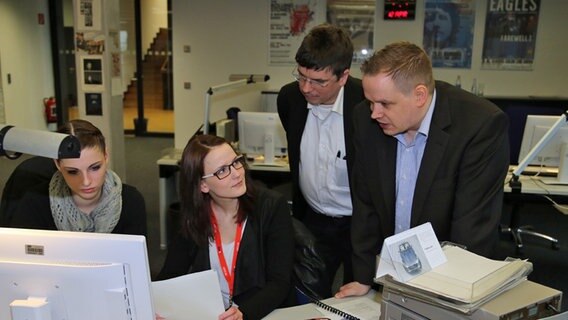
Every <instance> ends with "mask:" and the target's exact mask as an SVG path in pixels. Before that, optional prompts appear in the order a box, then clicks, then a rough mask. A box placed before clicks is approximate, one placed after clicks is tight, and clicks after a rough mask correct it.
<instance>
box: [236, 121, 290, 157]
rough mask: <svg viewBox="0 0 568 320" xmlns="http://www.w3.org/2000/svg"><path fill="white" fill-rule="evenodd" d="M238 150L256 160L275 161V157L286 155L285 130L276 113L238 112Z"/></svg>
mask: <svg viewBox="0 0 568 320" xmlns="http://www.w3.org/2000/svg"><path fill="white" fill-rule="evenodd" d="M238 118H239V120H238V122H239V123H238V124H239V125H238V127H239V151H240V152H241V153H243V154H246V155H247V157H256V156H261V159H260V160H259V159H255V162H256V161H259V162H262V161H264V162H265V163H275V157H278V156H286V155H287V153H288V152H287V148H288V145H287V142H286V131H284V127H282V123H281V122H280V118H279V117H278V113H275V112H244V111H241V112H239V116H238Z"/></svg>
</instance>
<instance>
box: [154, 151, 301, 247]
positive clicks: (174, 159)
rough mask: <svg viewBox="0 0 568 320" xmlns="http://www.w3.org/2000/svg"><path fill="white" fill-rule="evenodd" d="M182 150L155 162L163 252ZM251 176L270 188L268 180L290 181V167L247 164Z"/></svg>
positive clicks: (167, 152)
mask: <svg viewBox="0 0 568 320" xmlns="http://www.w3.org/2000/svg"><path fill="white" fill-rule="evenodd" d="M182 152H183V150H181V149H173V148H172V149H167V150H165V151H164V152H162V154H163V155H162V157H161V158H160V159H158V161H156V164H157V165H158V171H159V177H160V180H159V183H158V187H159V206H160V208H159V219H160V248H161V249H162V250H165V249H166V248H167V245H168V238H167V236H168V235H167V213H168V210H169V207H170V205H171V204H172V203H174V202H176V201H178V188H177V181H178V179H177V176H178V171H179V162H180V160H181V156H182ZM247 164H248V168H249V170H250V173H251V176H252V177H253V178H254V179H259V180H261V181H264V182H265V183H266V184H267V187H269V188H271V187H272V184H271V182H270V179H268V177H270V178H276V179H277V180H278V181H279V182H280V181H286V180H288V181H289V180H290V179H291V178H290V166H288V165H284V166H270V165H264V164H254V163H251V162H249V163H247Z"/></svg>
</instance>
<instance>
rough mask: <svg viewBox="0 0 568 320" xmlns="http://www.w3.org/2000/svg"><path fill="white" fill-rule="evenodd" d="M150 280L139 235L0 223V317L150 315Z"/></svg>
mask: <svg viewBox="0 0 568 320" xmlns="http://www.w3.org/2000/svg"><path fill="white" fill-rule="evenodd" d="M150 283H151V279H150V269H149V265H148V254H147V250H146V238H145V237H143V236H137V235H121V234H102V233H87V232H69V231H52V230H49V231H48V230H31V229H16V228H0V319H11V320H19V319H58V320H60V319H61V320H62V319H65V320H67V319H81V320H95V319H97V320H98V319H121V320H122V319H125V320H152V319H154V310H153V305H152V294H151V291H150V290H151V289H150ZM31 314H36V315H37V314H42V315H48V316H50V317H39V318H35V317H30V316H29V315H31Z"/></svg>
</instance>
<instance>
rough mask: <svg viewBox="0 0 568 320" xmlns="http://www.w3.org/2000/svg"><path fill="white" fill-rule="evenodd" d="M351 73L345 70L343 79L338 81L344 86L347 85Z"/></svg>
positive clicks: (342, 75) (340, 78)
mask: <svg viewBox="0 0 568 320" xmlns="http://www.w3.org/2000/svg"><path fill="white" fill-rule="evenodd" d="M349 72H351V71H350V69H345V70H343V73H342V74H341V77H339V79H338V80H339V84H340V85H342V86H344V85H345V83H347V79H349Z"/></svg>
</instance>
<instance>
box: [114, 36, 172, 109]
mask: <svg viewBox="0 0 568 320" xmlns="http://www.w3.org/2000/svg"><path fill="white" fill-rule="evenodd" d="M167 52H168V29H165V28H160V31H159V32H158V33H157V34H156V37H155V38H154V41H153V42H152V44H151V45H150V48H149V49H148V50H147V51H146V55H145V56H144V59H143V61H142V76H143V79H144V81H143V82H142V85H143V89H144V91H143V93H144V101H143V105H144V109H147V108H156V109H173V103H172V101H173V100H172V99H171V97H172V95H171V90H172V89H171V86H169V90H168V85H167V84H168V82H169V83H171V72H168V71H169V66H168V63H169V56H168V55H167ZM137 92H138V81H137V79H136V78H134V79H133V80H132V82H131V83H130V84H129V85H128V89H127V90H126V92H125V93H124V97H123V105H124V108H136V107H137V106H138V105H137V94H138V93H137Z"/></svg>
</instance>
